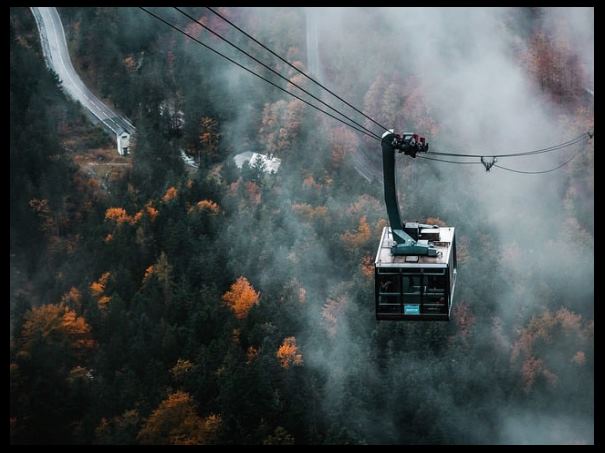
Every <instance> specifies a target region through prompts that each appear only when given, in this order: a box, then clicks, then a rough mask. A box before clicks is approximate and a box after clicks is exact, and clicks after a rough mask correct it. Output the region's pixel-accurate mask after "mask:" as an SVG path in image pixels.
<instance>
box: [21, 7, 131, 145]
mask: <svg viewBox="0 0 605 453" xmlns="http://www.w3.org/2000/svg"><path fill="white" fill-rule="evenodd" d="M30 9H31V11H32V14H33V15H34V19H35V20H36V25H37V26H38V31H39V33H40V42H41V44H42V53H43V54H44V60H45V62H46V66H48V67H49V68H50V69H52V70H53V71H54V72H55V73H56V74H57V76H58V77H59V79H60V80H61V84H62V86H63V90H64V92H65V93H66V94H67V95H68V96H70V97H71V98H72V99H74V100H75V101H77V102H79V103H80V104H82V106H83V107H85V108H86V109H87V110H88V111H89V112H90V113H92V114H93V115H94V117H95V118H96V119H97V120H98V121H99V122H100V123H101V124H102V125H103V126H104V127H105V128H106V129H108V131H111V132H112V133H113V134H115V135H116V136H118V135H119V134H121V133H122V132H123V131H126V132H128V133H129V134H134V133H135V131H136V128H135V127H134V125H133V124H132V123H131V122H130V121H129V120H128V118H126V117H125V116H123V115H118V114H117V113H116V112H114V111H113V110H112V109H111V108H109V107H108V106H107V105H105V104H104V103H103V102H102V101H101V100H100V99H99V98H98V97H97V96H95V95H94V94H93V93H92V92H91V91H90V90H89V89H88V88H87V87H86V85H84V83H83V82H82V79H80V76H79V75H78V73H77V72H76V70H75V69H74V67H73V65H72V63H71V58H70V57H69V50H68V48H67V41H66V40H65V32H64V31H63V24H62V23H61V17H60V16H59V13H58V11H57V9H56V8H53V7H32V8H30Z"/></svg>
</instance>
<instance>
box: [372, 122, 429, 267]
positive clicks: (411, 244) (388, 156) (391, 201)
mask: <svg viewBox="0 0 605 453" xmlns="http://www.w3.org/2000/svg"><path fill="white" fill-rule="evenodd" d="M423 140H424V139H423ZM381 145H382V171H383V178H384V201H385V203H386V205H387V214H388V216H389V224H390V225H391V233H392V235H393V239H394V240H395V242H396V244H395V245H394V246H393V247H392V248H391V252H392V253H393V255H428V256H437V250H436V249H435V248H434V247H432V246H430V245H429V244H428V241H426V240H425V241H417V240H416V239H414V238H413V237H411V236H410V235H409V234H408V233H406V232H405V231H404V228H405V226H404V225H403V223H402V222H401V213H400V211H399V201H398V199H397V189H396V185H395V150H396V149H398V150H399V152H402V151H403V152H405V153H406V154H410V155H412V157H416V150H415V149H410V150H408V149H406V146H407V145H404V144H402V142H401V141H400V137H399V136H397V135H395V134H394V133H393V132H391V131H389V132H385V133H384V134H383V135H382V140H381ZM418 226H420V227H425V226H426V227H428V226H429V225H418V224H416V227H417V228H418Z"/></svg>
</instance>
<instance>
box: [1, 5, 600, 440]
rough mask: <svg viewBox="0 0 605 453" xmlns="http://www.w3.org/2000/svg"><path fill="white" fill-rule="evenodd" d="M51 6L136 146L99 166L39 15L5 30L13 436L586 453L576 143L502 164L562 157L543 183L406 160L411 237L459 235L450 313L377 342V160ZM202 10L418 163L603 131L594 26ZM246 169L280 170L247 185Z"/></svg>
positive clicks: (423, 11)
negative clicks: (426, 227) (428, 229)
mask: <svg viewBox="0 0 605 453" xmlns="http://www.w3.org/2000/svg"><path fill="white" fill-rule="evenodd" d="M57 10H58V12H59V14H60V16H61V20H62V22H63V27H64V29H65V33H66V38H67V44H68V48H69V52H70V56H71V59H72V62H73V65H74V67H75V69H76V70H77V71H78V73H79V75H80V77H81V78H82V80H83V81H84V82H85V84H86V85H87V86H88V87H89V88H90V89H91V90H92V91H93V92H94V93H96V95H97V96H99V98H101V99H102V100H103V101H104V102H106V103H107V104H108V105H110V106H112V107H113V108H115V109H116V111H118V112H120V113H121V114H123V115H125V116H126V117H128V118H129V119H130V120H131V121H132V122H133V123H134V124H135V125H136V129H137V133H136V139H135V140H136V141H135V142H134V146H133V150H132V153H131V155H129V156H127V157H124V158H121V157H119V156H118V157H116V156H117V152H116V149H115V143H114V142H113V141H112V139H111V137H110V136H109V135H108V134H106V133H105V132H104V131H103V130H102V129H101V127H100V126H99V125H98V124H95V122H94V121H91V118H90V117H89V116H87V115H86V113H85V112H84V110H83V108H82V107H81V106H80V105H78V104H77V103H76V102H74V101H73V100H72V99H70V98H69V97H68V96H66V94H65V90H63V89H62V88H61V83H59V82H58V80H57V77H56V76H55V75H54V74H53V73H52V72H51V71H49V70H48V69H47V67H46V65H45V63H44V58H43V54H42V49H41V46H40V38H39V35H38V29H37V28H36V23H35V22H34V18H33V16H32V12H31V10H30V9H29V8H11V9H10V186H11V187H10V190H11V193H10V406H11V407H10V430H11V443H14V444H41V443H42V444H593V443H594V138H593V139H591V140H589V141H586V142H580V143H578V144H576V145H574V146H571V147H568V148H563V149H561V150H558V151H556V152H548V153H542V154H539V155H535V156H530V157H517V158H509V159H500V160H498V165H500V166H502V167H506V168H510V169H514V170H518V171H530V172H531V171H542V170H547V169H551V168H554V167H557V166H558V165H560V164H562V163H563V162H565V161H567V160H568V159H569V158H570V157H572V155H574V154H575V156H574V157H573V159H572V160H571V161H569V163H567V164H566V165H563V166H562V167H561V168H560V169H558V170H557V171H553V172H550V173H545V174H522V173H516V172H511V171H506V170H504V169H501V168H498V167H496V168H492V169H491V170H490V171H489V172H487V171H486V170H485V168H484V167H483V166H482V165H455V164H451V163H446V162H435V161H430V160H424V159H412V158H410V157H408V156H404V155H403V154H400V155H398V156H397V159H396V162H397V173H396V174H397V184H398V187H397V188H398V193H399V203H400V207H401V212H402V217H403V218H404V219H405V220H407V221H419V222H425V223H435V224H440V225H447V226H453V227H455V228H456V235H457V257H458V269H457V273H458V276H457V282H456V293H455V300H454V305H453V309H452V320H451V321H449V322H406V321H404V322H389V321H377V320H376V317H375V306H374V297H375V295H374V258H375V254H376V250H377V247H378V242H379V240H380V237H381V233H382V230H383V228H384V227H385V226H388V218H387V215H386V209H385V203H384V194H383V183H382V160H381V151H380V144H379V143H378V142H377V141H375V140H372V139H370V138H368V137H367V136H365V135H363V134H360V133H358V132H356V131H354V130H353V129H351V128H348V127H346V126H345V125H343V124H342V123H340V122H338V121H336V120H334V119H332V118H329V117H328V116H326V115H324V114H322V113H321V112H318V111H316V110H314V109H312V108H311V107H309V106H307V105H305V104H304V103H303V102H301V101H300V100H297V99H295V98H293V97H291V96H288V95H287V94H286V93H284V92H283V91H280V90H279V89H277V88H275V87H273V86H271V85H269V84H267V83H265V82H263V81H262V80H260V79H257V78H255V77H254V76H252V75H250V74H249V73H246V72H245V71H244V70H242V69H241V68H238V67H236V66H235V65H233V64H232V63H229V62H228V61H225V60H224V59H221V58H220V57H219V56H217V55H215V54H213V53H212V52H210V51H208V50H207V49H204V48H203V47H201V46H200V45H198V44H197V43H196V42H194V41H192V40H191V39H189V38H187V37H185V36H184V35H182V34H179V33H177V32H176V31H175V30H171V29H170V27H168V26H167V25H165V24H162V23H161V22H159V21H158V20H156V19H155V18H153V17H152V16H150V15H149V14H147V13H145V12H144V11H143V10H141V9H139V8H130V7H128V8H126V7H120V8H117V7H99V8H97V7H94V8H93V7H62V8H57ZM149 10H150V11H152V12H154V13H156V14H158V15H159V16H161V17H163V18H165V20H167V21H169V22H171V23H173V24H175V25H177V26H178V27H180V28H182V29H183V30H184V31H186V32H187V33H188V34H190V35H191V36H192V37H195V38H196V39H198V40H200V41H202V42H204V43H206V44H207V45H209V46H211V47H213V48H215V49H217V50H219V51H220V52H222V53H224V54H225V55H226V56H228V57H230V58H232V59H234V60H236V61H238V62H240V63H241V64H243V65H244V66H247V67H249V68H251V69H253V70H254V71H255V72H257V73H259V74H261V75H262V76H263V77H266V78H267V79H269V80H271V81H273V82H274V83H276V84H278V85H280V86H282V87H284V88H285V89H288V90H290V91H292V92H293V93H296V94H297V95H299V96H300V97H302V98H303V99H305V100H310V101H311V99H310V97H309V96H308V95H306V94H305V93H303V92H302V91H301V90H300V89H299V88H297V87H295V86H294V85H292V84H291V83H290V84H288V83H286V82H285V81H283V80H280V79H279V78H278V77H276V76H275V75H274V74H273V73H272V72H271V71H269V70H268V69H266V68H263V67H261V66H260V65H258V64H256V63H254V62H253V61H252V60H250V59H249V58H247V57H246V56H244V55H242V54H241V53H239V52H238V51H237V50H235V49H233V48H231V47H229V46H228V45H227V44H226V43H225V42H223V41H221V40H220V39H218V38H217V37H215V36H213V35H211V34H210V33H208V32H207V31H206V30H204V29H203V28H202V27H201V26H200V25H199V24H197V23H196V22H194V21H192V20H189V19H188V18H187V17H185V16H183V15H182V14H180V13H179V12H178V11H176V10H174V9H173V8H161V7H154V8H149ZM183 11H185V12H186V13H187V14H189V15H191V16H193V17H195V18H196V19H197V20H198V21H200V22H201V23H203V24H204V25H206V26H208V27H210V28H212V29H213V30H215V31H216V32H218V33H219V34H221V35H223V36H225V37H226V38H228V39H229V40H231V41H232V42H233V43H235V44H237V45H238V46H241V47H242V48H244V49H246V51H248V52H250V53H251V54H252V55H253V56H254V57H256V58H258V59H259V60H261V61H263V62H264V63H265V64H267V65H268V66H270V67H271V68H273V69H274V70H275V71H278V72H279V73H281V74H283V75H284V76H285V77H286V78H288V79H289V80H291V81H293V82H295V83H296V84H297V85H300V86H302V87H303V88H304V89H305V90H307V91H309V92H311V93H313V94H314V95H315V96H317V97H318V98H320V99H322V100H323V101H325V102H326V103H329V104H331V105H332V106H334V107H335V108H337V109H338V110H341V111H343V112H346V114H347V115H349V116H351V117H352V118H354V119H355V120H356V121H358V122H359V123H361V124H362V125H363V126H364V127H366V128H368V129H371V130H373V131H375V132H376V133H377V134H378V135H381V134H382V133H383V132H384V130H381V129H380V128H379V127H377V126H376V125H375V124H373V123H372V122H371V121H369V120H368V119H367V118H365V117H363V116H362V115H360V114H358V113H357V112H355V111H353V110H352V109H350V108H349V107H348V106H347V105H345V104H344V103H343V102H341V101H339V100H337V99H335V98H334V97H332V96H330V95H329V94H328V93H327V92H325V90H321V89H319V88H318V87H317V86H316V85H314V84H312V83H311V82H310V81H309V80H308V79H306V78H304V77H303V76H302V75H300V74H299V73H298V72H297V71H295V70H294V69H292V68H291V67H289V66H288V65H286V64H285V63H283V62H281V61H280V60H278V59H277V58H275V57H274V56H272V55H271V54H269V53H268V52H266V51H265V50H263V49H262V48H261V47H259V46H257V45H255V44H254V43H253V42H251V41H250V40H249V39H248V38H247V37H246V36H244V35H242V34H241V33H239V32H238V31H237V30H236V29H234V28H233V27H231V26H230V25H229V24H227V23H226V22H224V21H223V20H221V19H220V18H219V17H218V16H217V15H214V14H212V13H211V12H210V11H209V10H208V9H206V8H204V7H186V8H183ZM217 11H219V12H220V13H221V14H222V15H224V16H225V17H227V18H228V19H229V20H230V21H232V22H233V23H234V24H236V25H238V26H239V27H241V28H242V29H243V30H245V31H246V32H248V33H250V34H251V35H252V36H254V37H255V38H256V39H258V40H259V41H260V42H261V43H263V44H265V45H266V46H267V47H269V48H271V49H272V50H274V51H275V52H276V53H277V54H279V55H281V56H283V57H284V58H286V59H287V60H288V61H290V62H292V63H293V65H294V66H296V67H298V68H300V69H301V70H303V71H310V72H311V74H312V76H313V77H314V78H317V79H319V81H320V82H321V83H322V84H324V85H325V86H326V87H328V88H329V89H331V90H332V91H334V92H335V93H337V94H338V95H340V96H341V97H343V98H344V99H345V100H346V101H347V102H349V103H350V104H352V105H354V106H356V107H357V108H359V109H360V110H362V111H363V112H365V113H366V114H368V115H369V116H370V117H372V118H374V119H375V120H376V121H377V122H379V123H380V124H383V125H386V126H387V127H389V128H393V129H395V131H396V132H403V131H415V132H417V133H419V134H421V135H423V136H425V137H427V139H428V141H429V143H430V150H429V154H428V156H430V151H441V152H451V153H469V154H481V155H486V156H491V155H494V154H507V153H516V152H523V151H529V150H535V149H541V148H545V147H549V146H553V145H557V144H559V143H562V142H566V141H569V140H571V139H573V138H574V137H577V136H579V135H580V134H582V133H584V132H586V131H592V130H593V129H594V110H593V108H594V107H593V100H594V97H593V96H594V95H593V93H594V8H443V7H442V8H428V7H422V8H420V7H418V8H370V7H367V8H298V7H297V8H293V7H290V8H285V7H284V8H277V7H272V8H248V7H246V8H240V7H237V8H236V7H221V8H217ZM315 104H317V105H319V103H318V102H315ZM248 151H250V152H256V153H261V154H264V155H267V156H270V157H276V158H278V159H280V162H281V164H280V167H279V169H278V171H277V172H275V173H268V172H266V171H265V170H266V169H265V168H263V164H262V162H260V161H257V162H251V163H250V164H245V165H244V166H243V167H242V168H241V169H240V168H238V167H237V166H236V165H235V163H234V160H233V157H234V156H236V155H238V154H240V153H242V152H248ZM181 152H183V153H185V154H186V155H187V156H189V157H190V158H191V159H194V160H195V161H196V162H197V163H198V164H199V168H192V167H190V166H187V165H186V164H185V163H184V162H183V160H182V158H181Z"/></svg>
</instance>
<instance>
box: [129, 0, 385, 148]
mask: <svg viewBox="0 0 605 453" xmlns="http://www.w3.org/2000/svg"><path fill="white" fill-rule="evenodd" d="M139 9H141V10H143V11H145V12H146V13H147V14H149V15H151V16H153V17H154V18H156V19H157V20H159V21H161V22H163V23H164V24H166V25H168V26H169V27H171V28H173V29H174V30H176V31H178V32H179V33H182V34H183V35H185V36H187V37H188V38H190V39H191V40H193V41H195V42H196V43H198V44H200V45H201V46H203V47H205V48H206V49H208V50H210V51H212V52H214V53H215V54H217V55H219V56H221V57H223V58H224V59H226V60H227V61H229V62H231V63H233V64H235V65H236V66H239V67H240V68H242V69H243V70H245V71H247V72H249V73H250V74H253V75H255V76H256V77H258V78H259V79H262V80H264V81H265V82H267V83H269V84H270V85H273V86H274V87H275V88H278V89H280V90H281V91H283V92H284V93H288V94H289V95H290V96H293V97H295V98H296V99H298V100H300V101H302V102H304V103H305V104H307V105H308V106H310V107H313V108H314V109H316V110H318V111H320V112H323V113H325V114H326V115H328V116H329V117H331V118H334V119H335V120H337V121H340V122H341V123H342V124H344V125H345V126H349V127H350V128H352V129H355V130H356V131H357V132H360V133H362V134H365V135H367V136H368V137H370V138H372V139H376V140H380V139H379V138H378V137H376V136H375V135H371V134H369V133H368V132H366V131H365V130H361V129H358V128H357V127H355V126H353V125H352V124H349V123H347V122H346V121H343V120H342V119H340V118H338V117H337V116H334V115H332V114H331V113H330V112H327V111H325V110H323V109H322V108H321V107H317V106H316V105H314V104H312V103H310V102H308V101H306V100H305V99H303V98H301V97H300V96H297V95H296V94H294V93H292V92H290V91H288V90H286V89H285V88H283V87H281V86H279V85H277V84H276V83H274V82H272V81H271V80H269V79H267V78H265V77H263V76H261V75H259V74H257V73H256V72H254V71H252V70H251V69H249V68H247V67H245V66H243V65H242V64H240V63H238V62H237V61H235V60H233V59H232V58H229V57H228V56H226V55H224V54H222V53H221V52H219V51H218V50H216V49H214V48H212V47H210V46H209V45H207V44H205V43H203V42H201V41H199V40H198V39H197V38H195V37H193V36H191V35H190V34H189V33H187V32H185V31H183V30H181V29H180V28H178V27H177V26H176V25H173V24H171V23H170V22H168V21H167V20H165V19H164V18H162V17H160V16H158V15H157V14H155V13H153V12H151V11H149V10H147V9H146V8H144V7H142V6H139Z"/></svg>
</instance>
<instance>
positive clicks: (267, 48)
mask: <svg viewBox="0 0 605 453" xmlns="http://www.w3.org/2000/svg"><path fill="white" fill-rule="evenodd" d="M206 9H208V10H210V11H211V12H212V13H214V14H215V15H217V16H218V17H220V18H221V19H222V20H223V21H225V22H227V23H228V24H229V25H231V26H232V27H233V28H235V29H236V30H238V31H239V32H241V33H243V34H244V35H245V36H247V37H248V38H250V39H251V40H252V41H254V42H255V43H256V44H258V45H259V46H261V47H262V48H263V49H265V50H267V51H268V52H270V53H271V54H272V55H274V56H276V57H277V58H279V59H280V60H281V61H283V62H284V63H286V64H287V65H288V66H290V67H291V68H293V69H295V70H296V71H298V72H299V73H300V74H301V75H303V76H305V77H306V78H307V79H309V80H310V81H311V82H313V83H315V84H316V85H317V86H319V87H321V88H323V89H324V90H326V91H327V92H328V93H330V94H331V95H332V96H334V97H335V98H337V99H338V100H340V101H342V102H343V103H344V104H346V105H347V106H349V107H350V108H352V109H353V110H355V111H356V112H357V113H360V114H361V115H363V116H364V117H365V118H367V119H368V120H370V121H371V122H372V123H374V124H376V125H377V126H379V127H380V128H381V129H384V130H385V131H388V130H389V129H388V128H387V127H386V126H383V125H382V124H380V123H379V122H378V121H376V120H375V119H373V118H372V117H370V116H368V115H366V114H365V113H364V112H362V111H361V110H359V109H358V108H357V107H355V106H353V105H351V104H350V103H349V102H347V101H346V100H344V99H343V98H341V97H340V96H339V95H337V94H336V93H334V92H333V91H332V90H330V89H329V88H327V87H326V86H324V85H323V84H321V83H320V82H318V81H317V80H315V79H314V78H313V77H311V76H310V75H308V74H307V73H305V72H304V71H302V70H301V69H299V68H297V67H296V66H294V65H293V64H292V63H290V62H289V61H288V60H286V59H285V58H283V57H282V56H281V55H279V54H277V53H275V52H274V51H273V50H271V49H270V48H269V47H267V46H266V45H264V44H263V43H262V42H260V41H258V40H257V39H256V38H255V37H254V36H252V35H250V34H249V33H247V32H246V31H245V30H242V29H241V28H240V27H238V26H237V25H236V24H234V23H233V22H231V21H230V20H229V19H227V18H226V17H225V16H223V15H222V14H220V13H219V12H217V11H215V10H214V9H212V8H211V7H209V6H206Z"/></svg>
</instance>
